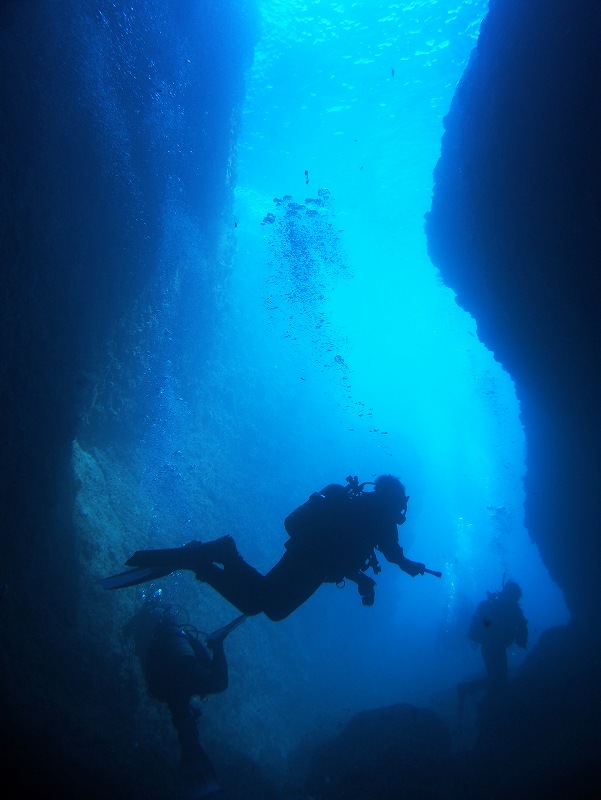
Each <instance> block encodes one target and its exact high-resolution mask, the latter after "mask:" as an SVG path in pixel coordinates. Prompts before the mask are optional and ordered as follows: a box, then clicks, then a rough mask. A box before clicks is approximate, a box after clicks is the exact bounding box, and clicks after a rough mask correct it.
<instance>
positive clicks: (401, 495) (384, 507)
mask: <svg viewBox="0 0 601 800" xmlns="http://www.w3.org/2000/svg"><path fill="white" fill-rule="evenodd" d="M348 481H349V483H348V486H346V487H345V486H342V485H339V484H330V485H328V486H326V487H325V488H324V489H322V491H321V492H315V493H314V494H313V495H311V497H310V498H309V500H308V501H307V502H306V503H304V504H303V505H302V506H300V507H299V508H298V509H296V510H295V511H293V512H292V514H290V515H289V516H288V517H287V518H286V520H285V525H286V529H287V531H288V533H289V534H290V539H289V540H288V541H287V542H286V545H285V547H286V552H285V553H284V555H283V556H282V557H281V559H280V560H279V561H278V563H277V564H276V565H275V566H274V567H273V568H272V569H271V570H270V571H269V572H268V573H267V574H266V575H262V574H261V573H259V572H257V570H256V569H254V567H251V566H250V565H249V564H247V563H246V562H245V561H244V560H243V558H242V556H241V555H240V554H239V553H238V550H237V548H236V544H235V542H234V540H233V539H232V538H231V536H224V537H222V538H220V539H216V540H214V541H211V542H206V543H201V542H190V543H189V544H188V545H186V546H185V547H182V548H176V549H173V550H155V551H152V550H150V551H138V552H137V553H135V554H134V555H133V556H132V557H131V558H130V559H129V560H128V561H127V564H128V565H131V566H134V567H138V568H139V569H138V570H132V571H131V576H130V575H129V574H128V573H122V574H121V575H117V576H112V577H111V578H106V579H103V581H101V582H102V583H103V584H104V586H105V588H110V589H113V588H119V587H121V586H128V585H133V584H134V583H137V582H138V583H139V582H141V581H145V580H152V579H153V578H155V577H157V576H158V575H164V574H166V573H168V572H172V571H175V570H177V569H190V570H193V571H194V572H195V573H196V577H197V578H198V579H199V580H201V581H204V582H205V583H208V584H209V585H210V586H212V587H213V588H214V589H216V591H218V592H219V594H221V595H222V596H223V597H225V598H226V599H227V600H229V602H230V603H232V604H233V605H234V606H236V608H238V609H239V610H240V611H242V612H243V613H244V614H248V615H251V614H259V613H261V612H262V613H264V614H266V615H267V616H268V617H269V618H270V619H272V620H281V619H284V618H285V617H287V616H288V615H289V614H291V613H292V612H293V611H294V610H295V609H297V608H298V607H299V606H300V605H302V604H303V603H304V602H305V601H306V600H308V598H309V597H311V595H312V594H313V593H314V592H315V591H316V590H317V589H318V588H319V586H321V584H322V583H340V582H343V581H344V580H345V579H348V580H351V581H354V582H355V583H357V585H358V589H359V593H360V594H361V596H362V600H363V603H364V605H371V604H372V603H373V598H374V586H375V581H374V580H373V579H372V578H370V577H368V576H367V575H365V570H366V569H367V568H369V567H372V568H373V569H374V572H378V571H379V566H378V564H377V560H376V557H375V552H374V549H377V550H378V551H379V552H381V553H382V555H383V556H384V557H385V558H386V560H387V561H390V562H391V563H393V564H397V565H398V566H399V567H400V568H401V569H402V570H403V572H406V573H407V574H408V575H411V576H412V577H415V576H416V575H423V574H424V572H431V570H426V568H425V566H424V564H421V563H419V562H415V561H411V560H410V559H408V558H406V557H405V554H404V553H403V548H402V547H401V546H400V545H399V541H398V532H397V525H402V524H403V523H404V522H405V515H406V513H407V501H408V500H409V498H408V497H407V495H406V493H405V488H404V486H403V484H402V483H401V481H400V480H399V479H398V478H395V477H394V476H392V475H381V476H380V477H379V478H377V479H376V481H375V483H374V490H373V491H368V492H365V491H363V488H364V486H365V484H362V485H361V486H359V485H358V481H357V479H356V478H354V479H353V478H349V479H348ZM432 574H435V575H437V576H438V577H440V573H436V572H433V573H432Z"/></svg>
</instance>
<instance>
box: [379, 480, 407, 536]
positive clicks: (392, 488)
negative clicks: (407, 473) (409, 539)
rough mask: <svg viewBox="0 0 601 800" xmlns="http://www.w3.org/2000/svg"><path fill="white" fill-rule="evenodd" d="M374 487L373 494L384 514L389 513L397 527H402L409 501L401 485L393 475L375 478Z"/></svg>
mask: <svg viewBox="0 0 601 800" xmlns="http://www.w3.org/2000/svg"><path fill="white" fill-rule="evenodd" d="M374 485H375V489H374V492H375V494H376V496H377V497H378V498H379V500H380V502H381V504H382V506H383V507H384V508H385V509H386V512H387V513H388V512H390V513H391V514H392V515H393V516H394V520H395V522H396V524H397V525H402V524H403V522H405V515H406V513H407V501H408V500H409V498H408V497H407V494H406V492H405V487H404V486H403V484H402V483H401V482H400V480H399V479H398V478H395V477H394V475H380V477H379V478H376V480H375V484H374Z"/></svg>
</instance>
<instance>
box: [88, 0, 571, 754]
mask: <svg viewBox="0 0 601 800" xmlns="http://www.w3.org/2000/svg"><path fill="white" fill-rule="evenodd" d="M486 8H487V3H486V2H483V0H474V1H473V2H453V3H451V2H447V0H440V2H426V1H425V0H424V1H422V2H412V3H405V4H402V3H380V2H372V1H371V0H366V1H365V2H359V3H357V2H354V3H350V2H344V3H326V2H320V0H314V1H313V2H294V1H292V0H291V1H289V2H284V1H280V2H277V1H276V0H269V1H267V0H264V1H263V2H261V3H260V10H261V17H262V36H261V38H260V40H259V42H258V45H257V47H256V50H255V58H254V63H253V64H252V66H251V67H250V68H249V70H248V74H247V84H246V97H245V102H244V107H243V113H242V119H241V124H240V127H239V131H238V140H237V147H236V152H235V153H233V154H232V158H231V159H230V163H229V165H228V179H229V181H230V182H231V183H232V184H233V186H234V194H235V200H234V205H233V208H232V209H231V211H228V212H227V214H228V216H227V219H226V225H227V226H228V229H229V230H233V232H234V242H235V252H231V251H230V250H229V249H227V248H225V251H224V254H223V259H224V261H227V262H228V269H227V271H226V272H224V274H223V275H222V274H221V273H220V272H219V270H214V272H211V271H210V270H209V272H208V278H207V281H210V280H211V279H212V278H214V276H218V278H216V279H215V285H214V286H212V287H211V303H213V302H214V303H215V306H216V308H217V309H218V313H217V314H216V315H215V316H214V317H213V316H212V317H211V323H212V329H211V332H210V335H207V332H206V329H207V328H208V327H209V323H208V322H207V319H206V316H204V315H203V313H202V312H203V311H204V310H203V309H201V311H199V312H198V313H196V312H194V310H193V309H194V306H195V304H196V305H198V304H199V303H200V302H201V299H200V298H199V296H197V295H193V294H192V295H191V294H190V293H189V292H188V290H187V288H186V287H187V285H188V284H187V283H186V281H188V283H190V280H189V278H190V275H191V274H192V273H193V272H194V270H196V269H201V268H202V269H207V266H206V264H203V262H202V255H199V254H198V252H197V244H198V239H199V238H201V237H202V236H203V235H204V233H203V232H202V231H199V230H198V228H197V227H196V225H195V224H194V221H193V216H194V215H193V214H191V215H187V214H186V213H184V211H183V210H182V207H181V206H180V205H179V204H178V202H177V191H176V190H175V189H174V190H173V194H172V197H171V200H170V201H169V202H165V206H164V210H163V216H164V225H165V247H164V252H163V253H162V254H161V260H162V264H163V268H164V273H165V275H169V276H173V275H174V274H175V275H176V278H175V279H172V278H169V280H173V281H174V282H173V284H170V285H169V286H166V287H164V294H163V297H162V300H161V304H159V305H155V306H153V307H152V308H151V314H147V311H148V309H145V307H144V306H143V305H141V306H140V308H138V309H136V310H135V312H134V313H133V314H132V320H133V322H131V321H130V326H129V336H130V337H131V343H130V345H129V347H130V355H131V362H132V364H135V367H131V365H130V369H131V373H132V374H131V375H129V374H128V373H126V370H125V369H124V368H122V367H121V366H120V367H119V369H120V373H119V376H120V378H119V379H120V380H121V381H122V383H121V390H120V391H121V395H122V396H121V398H120V399H119V403H120V404H121V405H119V406H116V407H115V408H113V409H111V413H114V415H116V416H118V415H119V414H120V413H122V412H123V408H127V406H128V402H129V398H128V389H127V387H128V386H129V385H131V387H132V388H131V392H132V396H133V395H135V394H136V393H137V397H136V402H138V404H139V406H140V407H141V408H143V414H142V415H141V416H142V418H141V420H139V421H138V422H139V424H140V426H141V428H142V435H141V437H140V439H139V441H138V442H137V444H136V447H135V452H134V455H133V456H131V453H130V457H132V458H133V460H134V461H135V462H136V470H137V474H139V483H138V486H137V489H136V492H135V493H133V494H131V495H129V496H128V497H127V500H128V503H129V506H128V509H127V510H124V509H121V512H120V513H121V523H122V525H123V529H124V530H125V531H128V532H131V531H132V530H135V528H134V527H133V526H132V525H130V524H129V523H130V519H129V514H131V515H132V517H133V516H135V517H136V520H137V526H138V531H143V536H138V538H135V536H134V539H133V540H132V541H131V546H132V548H134V549H135V548H136V547H143V546H153V545H154V546H169V545H172V544H181V543H183V542H184V541H187V540H188V539H191V538H212V536H214V535H215V534H221V533H232V534H233V535H234V536H235V538H236V541H237V543H238V546H239V549H240V551H241V553H242V554H243V555H244V556H245V558H246V559H247V560H248V561H249V562H250V563H252V564H253V565H254V566H256V567H257V568H258V569H260V570H262V571H266V570H268V569H269V568H270V567H271V566H272V565H273V564H274V563H275V561H276V560H277V559H278V558H279V556H280V555H281V553H282V548H283V543H284V541H285V538H286V535H285V532H284V528H283V525H282V521H283V519H284V517H285V516H286V514H288V513H289V512H290V511H291V510H292V509H293V508H294V507H295V506H297V505H298V504H300V503H302V502H304V501H305V500H306V498H307V497H308V495H309V494H311V493H312V492H313V491H315V490H316V489H320V488H321V487H322V486H324V485H325V484H327V483H330V482H344V479H345V478H346V476H347V475H348V474H356V475H358V476H359V479H360V480H370V479H373V477H375V476H376V475H378V474H381V473H388V472H390V473H393V474H395V475H398V476H399V477H400V478H401V479H402V480H403V482H404V483H405V485H406V487H407V490H408V493H409V495H410V496H411V499H410V502H409V511H408V521H407V523H406V525H404V527H403V528H402V529H401V531H400V533H401V539H400V540H401V544H402V545H403V546H404V548H405V552H406V554H407V555H408V556H409V557H410V558H413V559H415V560H417V561H423V562H425V563H426V564H427V566H428V567H430V568H431V569H434V570H441V571H442V572H443V577H442V578H441V579H437V578H435V577H433V576H430V575H425V576H420V577H417V578H415V579H411V578H409V577H408V576H407V575H405V574H403V573H401V572H400V571H399V570H398V569H396V568H394V567H393V566H391V565H388V564H386V563H383V565H382V566H383V569H382V572H381V573H380V575H379V576H377V582H378V586H377V590H376V602H375V605H374V606H373V608H364V607H363V606H362V605H361V603H360V600H359V597H358V595H357V593H356V590H355V589H354V588H353V587H345V588H344V589H339V588H336V587H334V586H332V585H326V586H323V587H322V588H321V589H320V590H319V591H318V592H317V593H316V594H315V595H314V596H313V597H312V598H311V599H310V600H309V601H308V602H307V603H306V604H305V605H304V606H303V607H302V608H300V609H299V610H298V611H296V612H295V613H294V614H293V615H292V616H291V617H290V618H289V619H287V620H285V621H283V622H281V623H277V624H276V623H271V622H269V621H267V620H266V619H264V618H262V617H260V618H256V619H252V620H250V621H249V622H248V623H247V624H246V625H245V626H243V628H242V629H241V630H240V631H239V632H238V631H237V632H236V634H235V635H233V636H232V637H231V639H232V641H231V644H230V643H229V642H228V646H229V655H230V665H231V680H230V688H229V690H228V692H227V694H226V696H225V697H224V698H221V697H220V698H215V700H214V701H212V705H211V713H212V717H211V718H212V719H215V720H218V722H217V723H216V725H217V727H218V728H219V729H220V730H221V731H222V732H223V731H225V730H227V731H228V737H229V738H228V741H231V742H232V744H233V746H234V747H238V748H239V750H240V751H242V752H246V753H248V755H249V756H250V757H252V758H255V759H257V760H258V761H260V762H261V763H262V764H268V765H271V766H274V765H276V766H277V765H278V764H279V763H281V762H282V760H283V759H285V757H286V756H287V755H288V753H289V752H291V751H292V750H293V749H294V747H296V746H297V745H298V743H299V742H300V741H301V739H302V738H303V737H305V736H310V737H312V738H313V739H315V738H319V737H320V736H322V735H323V736H325V735H328V734H330V733H333V732H336V731H337V730H338V729H339V726H340V725H342V724H343V723H344V722H346V721H347V720H348V719H349V718H350V716H351V715H352V714H353V713H355V712H357V711H359V710H362V709H365V708H373V707H376V706H379V705H388V704H391V703H397V702H410V703H416V704H426V705H430V706H432V707H435V708H437V709H438V710H444V708H446V706H445V703H447V702H448V701H447V700H445V699H444V698H448V697H452V698H453V699H454V697H455V694H454V691H455V685H456V683H457V682H458V681H459V680H463V679H465V678H466V677H468V676H470V675H473V674H475V673H477V672H479V671H480V670H481V666H482V665H481V659H480V654H479V652H478V651H477V650H476V649H474V648H473V647H472V646H471V645H470V643H469V642H468V641H467V639H466V636H465V632H466V627H467V622H468V621H469V615H470V612H471V610H472V609H473V608H474V607H475V605H476V604H477V603H478V602H479V601H480V600H481V599H482V598H483V597H484V595H485V592H486V590H490V591H494V590H498V589H499V588H500V587H501V584H502V581H503V579H504V576H506V577H507V578H511V579H513V580H516V581H517V582H518V583H519V584H520V585H521V587H522V589H523V608H524V611H525V614H526V616H527V617H528V619H529V621H530V642H531V644H534V643H535V642H536V641H537V639H538V637H539V636H540V634H541V632H542V631H544V630H545V629H546V628H548V627H550V626H551V625H554V624H557V623H562V622H565V621H566V620H567V618H568V614H567V611H566V607H565V604H564V602H563V598H562V595H561V592H560V590H559V589H558V588H557V587H556V586H555V584H554V583H553V582H552V580H551V579H550V578H549V576H548V573H547V571H546V569H545V567H544V565H543V564H542V562H541V559H540V556H539V554H538V551H537V550H536V548H535V547H534V546H533V545H532V543H531V542H530V540H529V537H528V532H527V531H526V530H525V529H524V526H523V500H524V495H523V488H522V480H523V474H524V457H525V447H526V444H525V441H524V434H523V430H522V428H521V425H520V421H519V404H518V400H517V399H516V393H515V387H514V385H513V383H512V381H511V378H510V376H508V375H507V374H506V373H505V372H504V371H503V368H502V365H500V364H499V363H498V362H497V361H496V360H495V358H494V354H493V353H490V352H488V351H487V350H486V349H485V348H484V346H483V345H482V344H481V343H480V342H479V340H478V330H477V321H475V320H473V319H472V318H471V317H470V316H469V315H468V314H467V313H465V312H464V311H463V310H462V309H460V308H459V307H458V306H457V304H456V303H455V299H454V296H453V293H452V291H451V290H450V289H449V288H447V287H445V286H444V285H442V283H441V281H440V279H439V277H438V275H437V272H436V269H435V268H434V267H433V265H432V264H431V263H430V261H429V259H428V256H427V253H426V240H425V236H424V230H423V228H424V214H425V213H426V212H427V211H428V208H429V205H430V197H431V192H432V172H433V169H434V166H435V164H436V161H437V159H438V156H439V152H440V142H441V137H442V135H443V118H444V115H445V113H446V111H447V110H448V108H449V105H450V103H451V100H452V97H453V92H454V90H455V87H456V85H457V82H458V81H459V79H460V77H461V75H462V72H463V70H464V68H465V65H466V63H467V60H468V59H469V56H470V53H471V51H472V49H473V48H474V46H475V45H476V40H477V35H478V30H479V25H480V22H481V19H482V17H483V15H484V14H485V13H486ZM217 88H218V87H217ZM162 97H163V99H162V100H161V99H160V97H159V101H158V102H160V103H162V104H163V106H164V107H163V106H162V110H160V111H159V112H157V114H158V116H157V122H156V124H157V126H158V127H159V128H160V127H161V126H163V125H164V124H165V119H168V120H169V119H172V120H173V119H175V118H176V116H177V114H176V112H177V108H175V107H174V108H172V107H171V106H170V100H169V99H168V98H166V93H164V94H163V95H162ZM174 124H175V123H174ZM157 135H158V132H157ZM180 157H182V154H181V153H178V158H180ZM191 168H193V167H192V166H191ZM173 198H175V199H173ZM216 216H217V211H216ZM198 265H201V266H198ZM161 274H162V273H161V270H159V276H160V275H161ZM201 278H202V280H204V275H203V276H201ZM178 282H179V283H178ZM192 283H193V282H192ZM182 287H183V288H182ZM203 288H204V284H203ZM212 313H213V312H212ZM145 314H146V316H145ZM196 317H197V318H198V321H197V322H195V318H196ZM196 325H197V326H198V327H195V326H196ZM149 331H150V333H149ZM149 340H151V341H153V345H152V347H150V346H148V341H149ZM192 350H194V353H193V354H192V352H191V351H192ZM199 364H200V366H198V365H199ZM196 384H198V386H197V385H196ZM192 385H193V386H194V387H195V388H194V390H190V389H189V387H190V386H192ZM141 398H143V402H142V399H141ZM111 399H112V398H111ZM103 402H104V403H105V407H104V409H103V410H104V412H105V413H107V414H108V412H107V411H106V409H107V408H108V406H109V405H110V403H109V401H108V400H107V397H106V396H105V397H104V398H103ZM88 437H89V434H88ZM107 480H108V479H107ZM114 480H115V482H117V478H115V479H114ZM128 526H129V527H128ZM381 561H382V562H383V559H381ZM165 590H166V591H169V592H171V593H172V595H173V596H174V598H175V599H176V600H178V601H179V602H181V603H182V604H185V605H186V606H187V608H188V610H189V613H190V616H191V618H192V619H193V620H194V621H195V622H196V624H198V625H199V627H206V628H211V627H217V626H218V624H223V622H225V621H226V620H227V619H228V618H229V617H231V616H232V615H233V613H234V612H233V611H232V608H231V606H229V605H228V604H227V603H226V602H225V601H221V600H220V599H219V598H217V597H214V596H213V595H214V593H212V592H211V590H210V589H208V588H207V587H205V586H202V585H199V584H197V583H196V582H195V581H194V580H193V579H192V577H191V576H190V575H189V574H185V575H182V576H180V577H176V578H171V579H169V580H168V581H166V582H165ZM208 613H210V614H211V615H213V618H212V619H211V620H210V621H207V620H206V615H207V614H208ZM522 658H523V653H522V652H512V653H511V665H512V668H513V667H515V666H517V665H518V664H519V663H520V661H521V659H522ZM290 709H294V711H293V713H291V712H290ZM232 720H234V721H235V725H233V724H232ZM228 726H230V727H228Z"/></svg>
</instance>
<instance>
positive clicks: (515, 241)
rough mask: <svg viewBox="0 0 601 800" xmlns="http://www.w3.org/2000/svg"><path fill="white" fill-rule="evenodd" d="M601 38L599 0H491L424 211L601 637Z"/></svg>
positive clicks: (536, 522) (571, 588) (541, 506)
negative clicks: (503, 372) (488, 354)
mask: <svg viewBox="0 0 601 800" xmlns="http://www.w3.org/2000/svg"><path fill="white" fill-rule="evenodd" d="M600 37H601V6H600V5H599V3H598V2H597V1H596V0H491V3H490V10H489V14H488V16H487V17H486V19H485V20H484V22H483V25H482V30H481V35H480V38H479V41H478V45H477V47H476V49H475V51H474V53H473V56H472V58H471V61H470V64H469V66H468V69H467V70H466V72H465V74H464V76H463V78H462V80H461V82H460V84H459V86H458V89H457V92H456V95H455V97H454V100H453V103H452V106H451V109H450V112H449V114H448V116H447V117H446V119H445V129H446V130H445V134H444V138H443V142H442V152H441V158H440V161H439V163H438V165H437V167H436V171H435V187H434V194H433V201H432V208H431V211H430V213H429V214H428V215H427V235H428V247H429V252H430V255H431V257H432V259H433V261H434V263H435V265H436V266H437V267H438V268H439V270H440V272H441V275H442V278H443V280H444V281H445V283H446V284H448V285H449V286H450V287H451V288H452V289H453V290H454V291H455V292H456V294H457V302H458V303H459V304H460V305H461V306H463V307H464V308H465V309H466V310H468V311H469V312H470V313H471V314H472V315H473V316H474V317H475V318H476V320H477V324H478V334H479V336H480V338H481V340H482V341H483V342H484V343H485V344H486V345H487V346H488V347H489V348H490V349H491V350H492V351H493V352H494V353H495V356H496V358H497V359H498V360H499V361H500V362H501V363H502V364H503V366H504V367H505V369H507V371H508V372H509V373H510V374H511V376H512V378H513V379H514V381H515V382H516V390H517V394H518V398H519V400H520V403H521V416H522V421H523V424H524V427H525V432H526V440H527V475H526V483H525V488H526V508H525V514H526V524H527V527H528V529H529V531H530V534H531V536H532V538H533V539H534V541H535V542H536V544H537V545H538V547H539V549H540V551H541V553H542V556H543V559H544V561H545V563H546V564H547V566H548V568H549V570H550V573H551V575H552V577H553V578H554V579H555V580H556V581H557V583H558V584H560V585H561V587H562V589H563V590H564V593H565V596H566V600H567V602H568V605H569V608H570V610H571V612H572V614H573V616H574V618H575V620H576V621H580V622H584V623H588V624H591V625H593V626H594V628H595V629H596V630H597V632H598V628H599V617H598V614H596V610H597V609H598V608H599V603H600V601H601V582H600V581H599V578H598V564H599V557H600V555H601V537H600V536H599V525H600V522H599V520H600V512H601V493H600V492H599V486H600V485H601V449H600V445H601V424H600V418H599V405H600V400H601V374H600V371H601V362H600V359H599V355H600V354H599V347H600V341H601V338H600V334H601V313H600V311H601V308H600V303H601V293H600V291H599V290H600V286H599V282H600V266H601V261H600V253H601V224H600V215H601V188H600V187H601V180H600V179H601V155H600V149H599V142H600V141H601V106H600V105H599V102H598V98H599V91H600V88H601V51H600V50H599V47H598V43H599V40H600Z"/></svg>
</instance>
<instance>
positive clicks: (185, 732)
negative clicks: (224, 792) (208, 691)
mask: <svg viewBox="0 0 601 800" xmlns="http://www.w3.org/2000/svg"><path fill="white" fill-rule="evenodd" d="M168 705H169V711H170V712H171V719H172V720H173V725H174V727H175V729H176V731H177V735H178V738H179V743H180V749H181V760H180V765H179V779H180V782H181V784H182V791H183V794H184V796H189V797H208V796H212V795H214V794H215V793H216V792H217V791H218V790H219V783H218V781H217V775H216V774H215V768H214V767H213V764H212V763H211V760H210V759H209V757H208V755H207V754H206V753H205V751H204V749H203V747H202V745H201V743H200V738H199V736H198V727H197V724H196V716H195V714H194V712H193V710H192V708H191V706H190V698H189V697H188V696H184V695H181V696H179V697H173V698H171V699H170V700H169V701H168Z"/></svg>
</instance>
